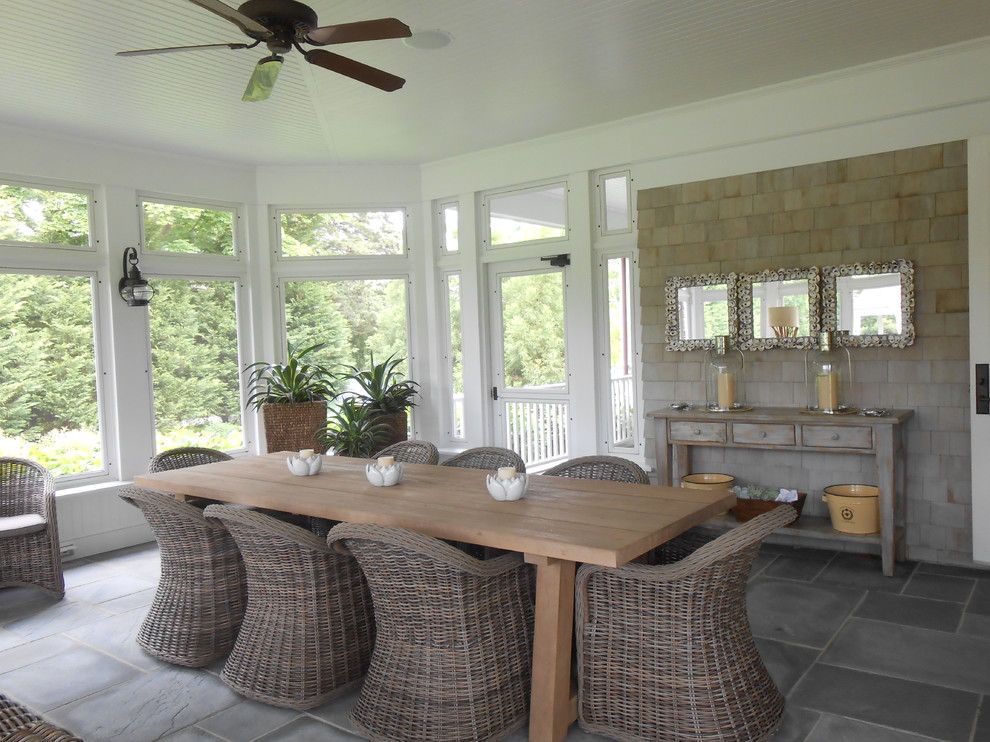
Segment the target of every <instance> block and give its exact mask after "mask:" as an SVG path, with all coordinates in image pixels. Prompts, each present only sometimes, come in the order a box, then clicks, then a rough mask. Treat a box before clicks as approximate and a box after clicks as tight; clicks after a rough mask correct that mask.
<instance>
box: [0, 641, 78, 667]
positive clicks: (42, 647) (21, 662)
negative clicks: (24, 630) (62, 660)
mask: <svg viewBox="0 0 990 742" xmlns="http://www.w3.org/2000/svg"><path fill="white" fill-rule="evenodd" d="M78 646H79V645H78V644H77V643H76V642H74V641H72V640H71V639H68V638H66V637H64V636H62V635H61V634H56V635H54V636H46V637H45V638H44V639H38V640H36V641H31V642H24V643H22V644H18V645H17V646H15V647H12V648H10V649H6V650H4V651H3V652H0V673H4V672H10V671H11V670H16V669H17V668H18V667H24V666H25V665H30V664H32V663H34V662H39V661H41V660H43V659H47V658H48V657H54V656H56V655H57V654H59V653H60V652H67V651H69V650H70V649H75V648H76V647H78Z"/></svg>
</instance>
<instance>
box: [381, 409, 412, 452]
mask: <svg viewBox="0 0 990 742" xmlns="http://www.w3.org/2000/svg"><path fill="white" fill-rule="evenodd" d="M375 419H376V420H378V421H380V422H383V423H385V424H386V425H387V426H388V428H389V436H388V438H387V439H386V440H385V441H383V442H382V445H383V446H391V445H392V444H393V443H402V442H403V441H406V440H409V415H408V414H406V412H405V411H403V412H390V413H384V414H381V415H377V416H376V418H375Z"/></svg>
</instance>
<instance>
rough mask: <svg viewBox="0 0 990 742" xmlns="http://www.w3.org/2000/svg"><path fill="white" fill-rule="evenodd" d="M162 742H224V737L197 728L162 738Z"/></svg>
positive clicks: (187, 728) (190, 728) (186, 729)
mask: <svg viewBox="0 0 990 742" xmlns="http://www.w3.org/2000/svg"><path fill="white" fill-rule="evenodd" d="M162 742H223V738H222V737H217V736H216V735H215V734H210V733H209V732H207V731H206V730H205V729H200V728H199V727H197V726H192V727H186V728H185V729H183V730H182V731H181V732H176V733H175V734H170V735H168V736H167V737H162Z"/></svg>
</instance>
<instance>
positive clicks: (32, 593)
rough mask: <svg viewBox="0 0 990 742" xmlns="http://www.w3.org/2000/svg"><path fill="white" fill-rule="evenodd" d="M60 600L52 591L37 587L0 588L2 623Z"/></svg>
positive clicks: (32, 612) (29, 613)
mask: <svg viewBox="0 0 990 742" xmlns="http://www.w3.org/2000/svg"><path fill="white" fill-rule="evenodd" d="M59 602H60V601H59V599H58V598H56V597H55V596H54V595H52V594H51V593H47V592H45V591H44V590H40V589H38V588H36V587H4V588H0V624H5V623H9V622H11V621H16V620H17V619H19V618H24V617H25V616H30V615H32V614H34V613H37V612H38V611H39V610H41V609H42V608H49V607H51V606H53V605H58V603H59Z"/></svg>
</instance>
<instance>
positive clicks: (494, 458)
mask: <svg viewBox="0 0 990 742" xmlns="http://www.w3.org/2000/svg"><path fill="white" fill-rule="evenodd" d="M440 466H455V467H459V468H461V469H498V468H499V467H500V466H514V467H515V468H516V471H526V462H525V461H523V460H522V457H521V456H520V455H519V454H517V453H516V452H515V451H510V450H509V449H508V448H495V447H487V446H481V447H478V448H469V449H468V450H467V451H462V452H461V453H459V454H457V455H456V456H453V457H452V458H449V459H447V460H446V461H444V462H443V463H442V464H440Z"/></svg>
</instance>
